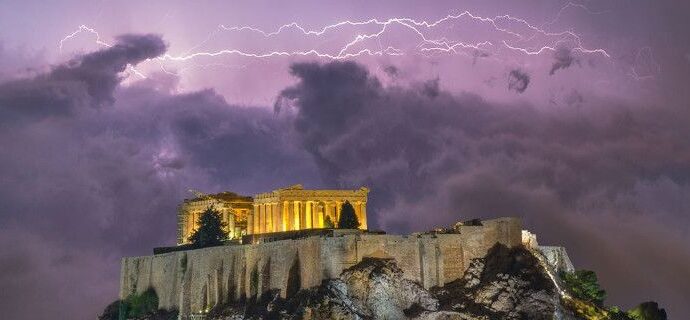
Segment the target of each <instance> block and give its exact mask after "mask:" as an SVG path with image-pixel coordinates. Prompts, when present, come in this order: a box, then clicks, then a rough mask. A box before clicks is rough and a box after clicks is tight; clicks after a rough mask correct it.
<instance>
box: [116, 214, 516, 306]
mask: <svg viewBox="0 0 690 320" xmlns="http://www.w3.org/2000/svg"><path fill="white" fill-rule="evenodd" d="M336 234H337V233H336ZM496 243H501V244H504V245H506V246H509V247H513V246H517V245H520V243H521V225H520V221H519V220H518V219H516V218H501V219H495V220H488V221H483V226H460V227H459V233H454V234H435V235H428V234H419V235H407V236H400V235H376V234H366V233H364V234H343V235H341V236H334V237H318V236H316V237H309V238H305V239H299V240H281V241H275V242H268V243H261V244H255V245H239V246H223V247H214V248H205V249H198V250H189V251H179V252H172V253H166V254H160V255H154V256H144V257H130V258H124V259H123V260H122V269H121V279H120V298H124V297H126V296H127V295H129V294H131V293H141V292H143V291H144V290H146V289H147V288H149V287H153V288H154V289H155V290H156V292H157V294H158V296H159V300H160V307H161V308H177V309H178V310H180V315H181V318H182V319H187V318H188V316H189V315H190V314H192V313H201V312H204V311H206V310H208V309H209V308H210V307H212V306H214V305H216V304H218V303H224V302H228V301H230V300H233V299H241V298H243V297H245V298H246V297H252V296H256V295H257V293H259V294H260V293H262V292H265V291H268V290H271V289H279V290H280V292H281V295H283V296H285V294H286V292H287V291H288V286H289V285H292V286H293V287H294V285H295V284H296V285H298V286H299V288H301V289H306V288H311V287H315V286H318V285H320V284H321V282H322V280H325V279H330V278H337V277H338V276H339V275H340V273H341V272H342V271H343V270H344V269H346V268H348V267H351V266H353V265H355V264H356V263H358V262H359V261H361V260H362V259H363V258H366V257H386V258H393V259H395V260H396V262H397V264H398V266H399V267H400V268H401V269H402V270H403V273H404V275H403V276H404V277H405V278H407V279H410V280H413V281H416V282H418V283H420V284H422V285H423V286H424V287H425V288H430V287H433V286H442V285H443V284H445V283H448V282H450V281H453V280H456V279H458V278H460V277H462V276H463V274H464V272H465V269H466V268H467V266H468V265H469V262H470V260H471V259H474V258H480V257H483V256H485V255H486V253H487V252H488V250H489V249H490V248H491V247H492V246H494V245H495V244H496ZM297 274H299V275H297ZM298 279H299V280H298ZM289 283H290V284H289Z"/></svg>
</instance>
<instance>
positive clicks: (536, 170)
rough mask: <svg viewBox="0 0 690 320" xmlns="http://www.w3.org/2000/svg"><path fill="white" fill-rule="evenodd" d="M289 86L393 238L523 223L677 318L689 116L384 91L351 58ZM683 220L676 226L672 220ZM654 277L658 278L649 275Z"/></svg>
mask: <svg viewBox="0 0 690 320" xmlns="http://www.w3.org/2000/svg"><path fill="white" fill-rule="evenodd" d="M292 73H293V74H294V75H295V76H296V77H297V78H298V80H299V82H298V83H297V84H296V85H295V86H292V87H290V88H287V89H286V90H284V91H283V95H282V98H285V99H289V100H290V102H291V105H293V106H294V107H295V108H297V110H298V114H297V118H296V120H295V129H296V130H297V131H298V132H299V134H300V135H301V140H302V143H303V145H304V146H305V148H306V149H307V150H309V151H310V152H311V153H312V154H313V156H314V158H315V159H316V161H317V163H318V165H319V167H320V168H321V170H322V172H324V173H326V174H325V178H326V179H329V181H331V183H333V184H337V185H340V186H344V187H354V186H358V185H368V186H370V187H371V188H372V191H371V200H370V203H371V207H372V209H371V211H370V212H372V215H373V216H372V217H371V218H370V219H371V220H372V221H373V222H374V223H373V224H374V225H375V226H378V227H382V228H384V229H386V230H389V231H398V232H401V231H404V232H409V231H415V230H420V229H428V228H432V227H435V226H442V225H447V224H449V223H452V222H454V221H457V220H460V219H469V218H475V217H480V218H491V217H496V216H508V215H509V216H520V217H522V218H523V220H524V222H525V226H526V227H527V228H529V229H532V231H534V232H537V233H538V234H539V236H540V237H541V238H540V239H541V240H542V242H543V243H547V244H559V245H565V246H566V247H567V248H568V249H569V251H570V252H571V255H572V256H573V258H574V260H575V263H576V264H577V265H578V267H580V268H591V269H594V270H597V272H598V273H599V274H600V277H601V279H602V282H603V283H604V285H605V287H606V288H607V289H609V292H610V295H609V296H610V302H612V303H616V304H622V305H624V306H630V305H631V304H632V303H634V302H638V301H643V300H645V299H651V297H656V298H655V299H658V300H659V301H661V302H662V304H664V305H666V306H669V307H670V309H671V310H676V311H677V312H679V313H682V312H688V310H686V309H684V308H687V306H685V304H684V303H683V301H684V299H686V298H687V297H688V296H687V293H688V292H690V281H686V280H683V279H678V278H676V277H674V276H672V275H674V274H675V275H677V274H679V273H678V272H681V273H682V270H688V269H689V268H690V249H689V248H688V247H687V245H686V243H687V241H688V239H687V234H688V231H689V230H688V227H687V226H688V225H689V224H690V218H689V217H688V215H687V210H688V208H690V201H689V200H688V199H690V181H689V180H688V179H689V178H690V142H688V140H687V139H686V137H687V136H688V135H689V134H690V129H688V127H687V126H686V125H685V124H684V123H685V122H686V121H687V120H688V112H687V111H685V110H683V109H681V108H676V107H665V108H649V107H645V106H634V105H629V104H627V103H623V102H617V101H609V100H606V99H595V98H594V97H592V98H591V99H589V100H591V102H588V103H587V104H586V106H580V107H578V108H568V107H563V108H557V109H543V108H536V107H534V106H529V105H501V104H494V103H490V102H488V101H485V100H484V99H482V98H480V97H478V96H475V95H472V94H469V93H465V94H460V95H453V94H450V93H448V92H444V91H440V92H439V94H438V95H436V96H434V97H431V96H429V95H426V94H424V91H423V90H418V89H415V86H414V85H413V86H410V87H399V86H391V87H384V86H382V85H381V83H380V81H378V79H377V78H376V77H374V76H372V75H370V74H368V72H367V70H366V69H364V68H363V67H361V66H359V65H357V64H355V63H352V62H333V63H328V64H324V65H319V64H316V63H303V64H296V65H294V66H293V67H292ZM671 221H673V222H671ZM650 275H653V276H652V277H653V279H649V277H650Z"/></svg>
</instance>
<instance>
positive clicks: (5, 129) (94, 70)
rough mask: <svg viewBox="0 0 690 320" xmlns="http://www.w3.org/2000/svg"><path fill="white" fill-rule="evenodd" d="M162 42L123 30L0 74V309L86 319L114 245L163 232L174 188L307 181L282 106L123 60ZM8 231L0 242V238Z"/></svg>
mask: <svg viewBox="0 0 690 320" xmlns="http://www.w3.org/2000/svg"><path fill="white" fill-rule="evenodd" d="M163 50H164V45H163V42H162V41H161V39H160V38H159V37H156V36H124V37H121V38H120V42H119V43H118V44H117V45H115V46H113V47H112V48H109V49H104V50H102V51H97V52H94V53H90V54H86V55H84V56H81V57H78V58H75V59H74V60H72V61H70V62H68V63H67V64H64V65H59V66H56V67H55V68H54V69H53V70H52V71H50V72H48V73H46V74H42V75H39V76H37V77H34V78H28V79H23V80H18V81H14V82H8V83H4V84H0V110H1V111H0V112H2V114H3V117H2V118H1V119H2V120H0V145H2V146H3V147H2V148H1V150H0V168H2V172H1V175H0V176H1V178H0V203H2V206H1V208H0V240H2V241H3V243H4V244H5V245H3V246H2V248H0V274H2V276H0V287H2V288H3V289H2V290H1V291H2V292H1V293H0V309H2V310H3V313H4V314H5V317H7V318H8V319H54V318H65V319H93V318H94V317H95V315H96V314H97V313H98V312H100V311H101V310H102V308H103V307H104V305H105V304H107V303H109V302H110V301H112V300H114V299H115V298H116V297H117V290H118V280H117V279H118V274H119V262H120V259H121V257H123V256H131V255H146V254H150V253H151V248H152V247H154V246H161V245H171V244H173V243H174V241H175V237H176V235H175V230H176V226H175V225H176V223H175V212H176V205H177V203H179V202H180V201H181V199H183V198H185V197H188V194H187V192H186V190H187V189H188V188H196V189H201V190H205V191H208V192H213V191H220V190H224V189H226V188H230V189H234V190H236V191H239V192H242V193H245V194H253V193H255V192H258V191H263V190H266V189H269V188H272V187H275V186H276V185H287V184H290V183H293V182H294V181H304V182H305V183H312V184H313V181H314V179H312V178H311V177H316V176H317V173H316V172H315V171H316V168H315V166H313V165H310V164H311V162H310V161H309V159H308V158H306V157H307V156H308V155H307V154H305V153H304V152H301V151H299V150H298V149H297V148H295V147H294V146H293V144H292V143H291V140H290V135H289V132H290V131H291V130H290V128H291V125H290V122H289V118H288V117H282V118H278V117H276V116H275V115H274V114H273V113H272V112H271V111H269V110H268V109H267V108H250V107H238V106H232V105H229V104H227V103H226V102H225V100H224V99H223V98H222V97H221V96H219V95H217V94H216V93H215V92H213V91H212V90H206V91H200V92H193V93H189V94H174V93H171V92H170V90H171V89H172V87H174V85H175V79H170V78H166V77H164V76H160V75H158V76H157V77H154V78H152V79H148V80H145V81H141V82H139V83H137V84H135V85H132V86H129V87H127V88H123V87H120V86H119V82H120V80H121V72H122V71H123V70H125V68H126V66H127V64H134V63H137V62H139V61H141V60H142V59H146V58H151V57H154V56H156V55H158V54H160V53H162V51H163ZM9 244H12V245H9Z"/></svg>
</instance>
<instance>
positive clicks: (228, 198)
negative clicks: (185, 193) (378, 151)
mask: <svg viewBox="0 0 690 320" xmlns="http://www.w3.org/2000/svg"><path fill="white" fill-rule="evenodd" d="M368 193H369V189H367V188H365V187H362V188H359V189H357V190H308V189H304V188H303V187H302V185H299V184H297V185H293V186H290V187H287V188H282V189H277V190H274V191H271V192H266V193H261V194H258V195H256V196H255V197H254V198H252V197H248V196H242V195H238V194H236V193H233V192H222V193H218V194H210V195H206V194H201V193H197V197H195V198H193V199H186V200H184V201H183V202H182V204H181V205H180V206H179V208H178V216H177V222H178V230H177V243H178V244H179V245H182V244H186V243H189V237H190V236H191V235H192V233H193V232H194V230H196V228H197V222H198V219H199V216H200V215H201V213H203V212H204V210H206V209H207V208H209V207H213V208H214V209H215V210H217V211H218V212H219V213H220V214H221V219H222V220H223V222H224V223H225V225H226V232H228V237H229V238H230V239H239V238H241V237H242V236H244V235H249V234H262V233H272V232H285V231H295V230H304V229H321V228H328V227H329V225H328V221H329V220H330V222H331V223H333V224H337V221H338V220H339V219H340V210H341V208H342V205H343V203H345V202H346V201H348V202H349V203H350V204H351V205H352V206H353V207H354V209H355V214H356V215H357V218H358V220H359V223H360V229H367V209H366V207H367V195H368Z"/></svg>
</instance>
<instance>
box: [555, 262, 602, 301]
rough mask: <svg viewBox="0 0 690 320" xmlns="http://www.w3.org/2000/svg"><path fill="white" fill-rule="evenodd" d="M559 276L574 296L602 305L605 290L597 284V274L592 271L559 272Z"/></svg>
mask: <svg viewBox="0 0 690 320" xmlns="http://www.w3.org/2000/svg"><path fill="white" fill-rule="evenodd" d="M560 277H561V280H563V283H564V284H565V285H566V287H567V288H568V291H570V293H571V294H572V295H573V296H575V297H576V298H578V299H580V300H584V301H587V302H591V303H594V304H596V305H597V306H600V307H601V306H603V305H604V299H606V291H604V290H602V289H601V287H600V286H599V281H598V279H597V274H596V273H594V271H590V270H577V271H575V272H561V274H560Z"/></svg>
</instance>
